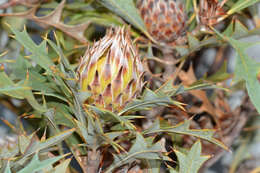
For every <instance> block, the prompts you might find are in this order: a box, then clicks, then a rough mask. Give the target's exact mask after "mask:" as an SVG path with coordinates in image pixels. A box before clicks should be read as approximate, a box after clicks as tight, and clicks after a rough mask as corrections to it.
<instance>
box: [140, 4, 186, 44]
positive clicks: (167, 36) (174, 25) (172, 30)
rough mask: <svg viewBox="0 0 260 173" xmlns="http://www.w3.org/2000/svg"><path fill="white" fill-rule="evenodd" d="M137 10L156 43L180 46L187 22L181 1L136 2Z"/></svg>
mask: <svg viewBox="0 0 260 173" xmlns="http://www.w3.org/2000/svg"><path fill="white" fill-rule="evenodd" d="M137 8H138V9H139V11H140V14H141V17H142V18H143V20H144V23H145V25H146V28H147V29H148V31H149V33H150V34H151V35H152V37H153V38H154V39H155V40H156V41H158V42H160V43H166V44H167V43H175V44H182V42H183V39H184V35H185V31H186V20H187V16H186V13H185V11H184V5H183V2H182V0H138V1H137Z"/></svg>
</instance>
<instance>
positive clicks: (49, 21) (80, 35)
mask: <svg viewBox="0 0 260 173" xmlns="http://www.w3.org/2000/svg"><path fill="white" fill-rule="evenodd" d="M65 2H66V0H63V1H62V2H61V3H60V4H59V5H58V6H57V7H56V8H55V10H54V11H52V12H51V13H50V14H48V15H46V16H43V17H37V16H36V15H35V14H36V11H37V9H38V7H39V6H34V7H32V8H31V9H29V10H28V11H26V12H22V13H7V14H0V16H10V17H21V18H26V19H29V20H33V21H35V22H37V23H39V24H40V25H41V26H42V27H45V28H47V27H49V26H52V27H55V28H57V29H59V30H61V31H63V32H64V33H65V34H67V35H69V36H70V37H73V38H74V39H76V40H78V41H79V42H81V43H83V44H86V43H87V40H86V38H85V36H84V32H85V30H86V29H87V27H88V26H89V23H90V22H87V23H82V24H78V25H74V26H71V25H66V24H64V23H63V22H61V15H62V10H63V8H64V5H65Z"/></svg>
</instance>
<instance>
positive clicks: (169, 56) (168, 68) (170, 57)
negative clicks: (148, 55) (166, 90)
mask: <svg viewBox="0 0 260 173" xmlns="http://www.w3.org/2000/svg"><path fill="white" fill-rule="evenodd" d="M162 52H163V59H164V60H165V61H166V62H167V61H168V62H172V61H176V58H175V56H174V52H173V51H172V50H169V49H163V50H162ZM175 69H176V67H175V65H173V64H166V65H165V70H164V74H163V78H164V79H165V80H167V79H169V78H170V77H171V76H173V74H174V71H175Z"/></svg>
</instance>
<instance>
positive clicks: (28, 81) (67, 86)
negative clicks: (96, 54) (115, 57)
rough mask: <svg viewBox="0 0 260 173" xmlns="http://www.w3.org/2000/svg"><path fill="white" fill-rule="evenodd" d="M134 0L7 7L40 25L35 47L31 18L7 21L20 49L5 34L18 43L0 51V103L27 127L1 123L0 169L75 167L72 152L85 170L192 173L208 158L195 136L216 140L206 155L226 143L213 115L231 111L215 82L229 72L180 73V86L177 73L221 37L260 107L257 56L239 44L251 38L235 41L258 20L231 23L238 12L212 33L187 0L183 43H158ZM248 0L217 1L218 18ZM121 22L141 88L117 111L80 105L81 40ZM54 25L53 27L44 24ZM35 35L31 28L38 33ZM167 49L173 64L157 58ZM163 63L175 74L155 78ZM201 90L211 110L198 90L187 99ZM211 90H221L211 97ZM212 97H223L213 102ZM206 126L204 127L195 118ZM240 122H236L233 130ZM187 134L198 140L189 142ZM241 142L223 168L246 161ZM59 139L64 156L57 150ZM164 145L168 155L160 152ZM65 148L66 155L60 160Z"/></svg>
mask: <svg viewBox="0 0 260 173" xmlns="http://www.w3.org/2000/svg"><path fill="white" fill-rule="evenodd" d="M135 2H136V1H134V0H98V1H93V0H86V1H83V0H79V1H75V2H71V3H66V1H65V0H63V1H62V2H60V3H58V1H57V2H56V1H55V0H50V1H47V2H40V3H39V4H40V6H39V7H40V8H38V7H33V8H35V10H33V9H29V11H26V12H24V13H21V14H13V16H17V17H20V18H22V22H24V21H25V19H29V20H33V21H34V22H36V23H39V24H41V26H43V27H44V29H43V30H44V31H43V33H44V34H46V33H47V35H45V36H44V37H42V38H43V41H41V43H40V44H38V45H37V44H36V43H35V42H34V41H33V39H32V38H31V37H32V35H31V33H32V31H33V32H35V31H34V29H30V26H28V27H27V29H25V28H24V29H23V31H19V30H18V29H16V28H17V27H15V26H14V24H13V21H12V24H11V26H9V28H8V29H7V30H10V31H11V32H12V33H13V34H14V35H13V38H14V39H15V40H16V41H17V42H18V43H19V44H20V45H22V48H21V47H19V46H18V44H17V42H15V41H13V43H15V44H14V46H13V45H12V46H13V47H15V49H17V48H18V50H17V52H18V53H17V54H16V55H15V60H6V59H4V58H2V56H3V57H4V56H5V54H6V53H5V52H4V53H2V54H0V57H1V59H0V67H1V69H0V70H1V71H0V94H1V95H0V104H1V105H2V102H3V103H5V104H6V105H9V107H10V108H12V109H14V110H15V111H14V112H15V113H17V114H19V115H21V117H20V118H23V119H24V120H25V121H26V122H27V123H28V126H29V127H30V128H31V129H33V133H31V134H30V135H27V134H28V132H27V131H30V130H28V129H29V128H28V129H27V128H25V129H24V127H23V126H22V125H21V124H19V126H20V128H19V129H18V128H16V127H15V126H16V125H13V124H10V123H8V122H7V121H4V122H5V123H6V124H7V125H8V126H9V127H11V128H12V129H13V130H14V132H16V135H17V139H16V141H15V145H9V144H6V145H4V146H0V158H1V160H0V171H2V172H4V173H12V172H17V173H29V172H32V173H33V172H35V173H36V172H44V173H45V172H46V173H49V172H54V173H63V172H64V173H65V172H66V173H67V172H68V173H72V172H73V173H74V172H77V171H78V170H74V169H73V168H72V165H71V163H70V162H71V159H72V158H75V159H76V161H77V162H78V164H79V165H80V167H81V169H82V170H83V171H86V170H87V171H89V170H91V169H92V172H98V171H99V172H106V173H110V172H113V171H118V170H120V169H121V168H123V169H125V171H126V172H129V171H130V169H132V168H133V167H135V166H136V167H137V168H138V169H140V170H142V169H145V170H147V171H148V172H151V173H158V172H160V171H162V170H163V169H164V170H165V171H166V170H168V171H170V172H172V173H177V172H178V173H196V172H198V170H199V169H200V167H202V166H203V164H204V163H205V161H207V160H208V159H210V156H208V155H204V153H203V152H202V151H204V148H203V146H204V142H205V143H206V144H209V143H210V144H209V145H213V146H214V147H212V148H217V149H216V150H214V151H212V153H217V152H216V151H219V150H220V149H225V150H229V147H230V146H229V145H228V146H226V145H225V144H224V143H225V141H224V142H222V141H221V140H222V139H224V140H225V139H226V136H222V135H223V134H222V133H221V131H222V130H225V129H223V127H222V126H221V125H222V124H221V123H222V122H221V121H225V120H226V119H229V118H230V117H232V116H236V117H238V118H239V115H235V113H234V112H233V111H230V110H229V109H228V110H229V111H226V110H225V108H226V107H228V106H227V105H226V104H225V101H226V97H227V96H228V95H229V93H228V92H226V91H230V90H228V89H225V88H224V87H226V85H225V84H224V83H225V80H226V79H229V78H232V77H233V76H232V74H230V73H228V72H227V71H228V70H227V62H226V61H225V62H224V63H222V64H221V66H219V68H217V69H214V70H215V71H213V72H214V73H213V74H210V73H209V74H204V76H203V77H201V78H200V79H197V78H196V76H195V74H194V76H188V75H187V76H185V77H188V79H187V81H188V82H189V81H190V80H191V81H192V82H191V84H186V83H187V81H186V83H185V81H184V80H182V79H181V77H180V75H179V72H184V73H186V71H187V65H189V66H190V67H192V68H194V69H195V68H196V63H194V64H192V63H193V62H196V57H197V55H200V53H198V52H201V51H203V48H205V47H206V48H207V47H220V48H221V47H224V46H226V44H223V43H228V44H230V45H231V46H232V47H233V48H234V49H235V50H236V52H237V57H236V69H235V72H234V75H235V79H236V80H237V81H240V80H243V81H245V84H246V89H247V91H248V94H249V96H250V99H251V101H252V102H253V104H254V106H255V108H256V109H257V110H258V112H260V102H259V98H260V83H259V77H260V63H258V62H256V61H255V60H253V59H252V58H251V57H249V56H248V55H247V51H248V49H249V48H250V47H252V46H255V45H259V43H246V42H243V41H241V40H240V38H244V37H247V36H250V35H256V34H259V33H260V32H259V31H260V30H259V28H256V29H254V30H248V29H247V28H246V27H245V26H244V25H243V23H242V22H240V21H239V20H240V18H239V17H240V16H239V15H238V17H237V18H239V19H236V20H230V21H231V23H230V24H229V25H227V26H225V27H226V28H225V29H224V32H222V33H219V31H215V33H214V32H211V31H212V30H214V29H213V27H212V26H209V28H211V29H212V30H209V32H203V31H199V28H200V26H199V25H200V24H199V22H198V21H196V17H198V16H196V14H195V12H194V11H195V9H194V4H195V3H196V1H192V0H187V1H185V3H186V4H185V8H186V9H187V10H188V12H189V13H188V15H189V25H190V26H189V30H190V31H191V32H190V33H187V35H186V36H187V42H186V43H185V44H184V45H171V46H169V45H167V46H166V45H164V44H161V43H158V42H156V41H154V40H153V38H152V35H151V33H148V29H147V28H146V27H145V24H144V22H143V20H142V18H141V16H140V14H139V11H138V9H137V8H136V4H135ZM256 2H258V0H245V1H242V0H238V1H234V2H233V1H232V2H228V3H227V4H226V5H225V10H226V12H227V13H226V14H225V15H223V16H221V18H219V20H220V21H222V20H224V19H225V18H230V16H231V15H233V14H236V13H239V14H242V15H241V16H243V17H246V15H244V11H242V10H244V9H246V8H247V7H249V6H251V5H253V4H255V3H256ZM17 3H20V2H17ZM15 5H16V4H15ZM20 5H21V4H20ZM31 6H34V5H33V4H30V5H29V6H28V8H30V7H31ZM24 8H25V7H24ZM41 8H43V9H45V10H42V11H41V10H39V13H40V15H44V17H38V16H36V14H35V11H36V9H41ZM46 14H47V15H46ZM40 15H39V16H40ZM10 16H12V15H10ZM5 20H7V19H6V18H5ZM63 21H64V22H63ZM241 21H242V20H241ZM256 21H257V20H256ZM65 23H66V24H65ZM125 23H128V24H129V25H130V26H131V28H132V29H131V31H132V32H131V34H132V35H131V36H132V37H131V39H132V40H134V44H135V45H136V46H137V48H138V49H139V52H140V55H143V56H142V58H143V64H144V65H146V66H145V70H146V75H145V79H146V80H147V81H146V82H147V85H146V88H145V89H143V92H142V94H141V95H140V96H139V97H137V99H134V100H132V101H130V102H129V103H128V104H127V105H126V106H125V107H124V109H123V110H121V111H120V112H111V111H108V110H104V109H102V108H97V107H96V106H95V105H89V104H87V103H86V100H87V99H89V98H90V97H91V95H92V93H90V92H82V91H80V89H79V83H78V75H77V74H76V68H77V66H78V64H79V61H80V60H79V58H80V56H83V52H84V51H85V49H86V46H92V42H91V41H90V40H98V39H99V38H100V37H101V36H103V34H104V32H103V31H102V32H99V30H102V29H107V27H108V26H109V27H110V26H120V27H122V26H123V25H124V24H125ZM227 23H228V21H227ZM19 25H20V24H19ZM50 27H51V29H50ZM18 28H19V27H18ZM53 28H55V29H57V30H56V31H55V32H50V31H51V30H52V29H53ZM36 30H37V29H36ZM10 31H8V32H10ZM36 33H37V34H39V31H36ZM41 34H42V33H41ZM84 34H85V35H84ZM219 37H220V38H221V41H220V40H219ZM0 48H1V47H0ZM166 48H167V49H166ZM120 49H122V50H124V49H125V48H120ZM1 51H2V50H1ZM168 52H170V54H171V55H174V56H175V57H177V58H176V59H174V60H173V61H174V62H170V61H169V63H168V60H165V59H163V58H165V57H166V56H169V57H170V56H171V55H169V54H168ZM193 55H196V56H193ZM12 56H13V55H12ZM216 59H217V58H216ZM150 61H151V63H150ZM166 61H167V62H166ZM216 62H217V61H216ZM171 63H172V64H171ZM169 64H171V65H172V67H174V68H173V70H174V74H171V77H170V78H169V79H164V77H163V76H164V73H166V71H167V70H166V69H167V66H169ZM186 64H187V65H186ZM218 65H219V64H218ZM212 67H213V66H212ZM150 68H151V69H150ZM205 89H210V92H212V93H213V94H211V93H210V92H209V93H210V94H208V93H207V94H206V92H205V97H208V98H206V99H208V100H207V104H206V106H208V107H210V106H211V105H209V104H212V105H213V106H212V107H210V108H211V109H212V111H211V112H210V111H207V109H205V107H203V106H205V104H204V100H203V98H193V97H199V96H200V95H199V94H201V93H204V91H203V90H205ZM234 90H235V89H234ZM196 91H199V94H198V93H196ZM220 92H221V96H222V97H221V98H220V99H219V98H218V94H219V93H220ZM194 93H195V94H194ZM187 98H188V99H187ZM215 98H218V99H219V100H221V99H222V100H221V101H222V102H220V101H219V100H217V99H215ZM223 98H224V99H223ZM13 99H19V100H21V103H22V104H21V105H20V106H16V105H15V104H13V102H14V100H13ZM196 99H197V100H199V102H202V106H201V107H200V106H197V105H200V103H198V102H197V101H194V100H196ZM214 99H215V100H214ZM2 100H3V101H2ZM23 100H25V101H26V102H24V101H23ZM186 101H187V103H186ZM187 104H188V105H187ZM161 108H162V110H160V109H161ZM212 112H213V113H212ZM221 113H222V114H221ZM194 114H199V116H203V114H207V118H208V117H210V118H209V119H210V120H208V121H207V122H206V123H204V121H203V120H202V122H201V121H200V120H197V119H196V118H195V116H194ZM227 114H228V115H229V116H230V117H228V118H227V117H226V115H227ZM204 118H205V117H204ZM223 119H224V120H223ZM232 120H233V119H231V121H232ZM201 124H202V125H201ZM205 124H206V127H204V126H203V125H205ZM209 124H210V125H212V124H213V125H212V126H209V127H210V129H208V128H207V127H208V126H207V125H209ZM223 124H225V122H224V123H223ZM234 126H236V125H234ZM256 126H257V124H256ZM224 127H226V126H224ZM232 127H233V124H232ZM241 128H242V126H241ZM232 130H233V129H232ZM232 130H231V131H232ZM236 130H237V129H236ZM240 130H241V129H240ZM240 130H237V131H238V133H239V131H240ZM216 132H217V133H216ZM224 135H225V133H224ZM228 135H230V134H228ZM232 135H233V134H232ZM233 136H236V135H233ZM233 136H232V137H233ZM194 137H195V139H197V138H198V139H199V140H198V141H197V142H195V143H194ZM228 137H229V138H228V139H230V136H228ZM220 139H221V140H220ZM187 140H188V142H187ZM200 140H201V141H200ZM185 142H187V143H185ZM249 142H250V140H249V139H247V140H246V142H245V143H244V144H243V145H241V146H240V147H239V149H238V151H237V155H236V158H235V161H234V163H233V165H232V166H231V171H233V172H234V171H235V170H236V168H237V165H238V164H239V163H240V162H241V161H242V160H243V159H245V158H244V157H240V156H241V153H245V152H246V146H247V145H249ZM183 144H188V145H185V146H190V147H191V148H190V149H188V148H186V147H185V148H184V147H183V146H184V145H183ZM64 146H66V147H67V148H66V149H68V150H69V152H70V154H64V152H65V150H64ZM216 146H217V147H216ZM209 148H210V147H209ZM171 152H173V153H174V154H175V155H176V156H177V159H176V158H174V157H172V156H171V155H170V154H169V153H171ZM207 152H208V151H207ZM68 155H70V156H71V158H67V157H68ZM65 157H66V158H65ZM168 163H171V164H168ZM170 165H175V167H171V166H170ZM165 166H166V167H167V168H164V167H165ZM93 170H94V171H93ZM89 172H91V171H89ZM84 173H86V172H84Z"/></svg>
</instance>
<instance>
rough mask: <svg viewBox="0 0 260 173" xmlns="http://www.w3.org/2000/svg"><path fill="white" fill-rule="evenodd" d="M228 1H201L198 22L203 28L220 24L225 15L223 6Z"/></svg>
mask: <svg viewBox="0 0 260 173" xmlns="http://www.w3.org/2000/svg"><path fill="white" fill-rule="evenodd" d="M225 2H226V0H224V1H222V2H219V1H218V0H200V2H199V10H198V14H197V21H198V22H199V24H201V25H202V26H204V27H206V28H208V27H209V26H213V25H216V24H217V23H219V22H220V20H221V17H223V15H225V11H224V10H223V6H224V4H225Z"/></svg>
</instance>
